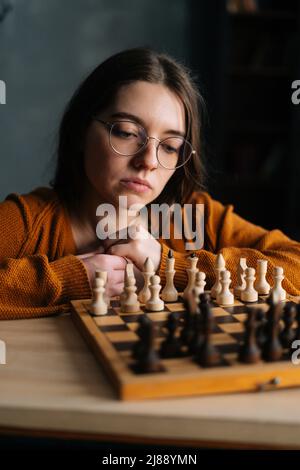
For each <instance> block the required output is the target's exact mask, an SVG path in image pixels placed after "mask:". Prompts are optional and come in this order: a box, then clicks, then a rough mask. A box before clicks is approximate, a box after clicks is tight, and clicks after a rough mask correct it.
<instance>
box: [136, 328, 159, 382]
mask: <svg viewBox="0 0 300 470" xmlns="http://www.w3.org/2000/svg"><path fill="white" fill-rule="evenodd" d="M141 338H142V340H143V342H144V347H143V349H142V350H139V351H138V354H137V357H136V360H137V362H136V364H135V365H134V368H135V370H136V371H137V372H140V373H144V374H145V373H154V372H164V371H165V368H164V366H163V365H162V364H161V362H160V360H159V356H158V353H157V352H156V350H155V344H154V340H155V327H154V324H153V322H152V321H150V323H148V322H145V323H144V324H143V326H142V332H141Z"/></svg>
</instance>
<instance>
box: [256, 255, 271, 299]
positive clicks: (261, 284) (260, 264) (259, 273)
mask: <svg viewBox="0 0 300 470" xmlns="http://www.w3.org/2000/svg"><path fill="white" fill-rule="evenodd" d="M267 269H268V261H267V260H266V259H259V260H257V269H256V281H255V283H254V288H255V290H257V292H258V293H259V294H260V295H267V294H269V292H270V288H271V286H270V284H269V283H268V282H267V280H266V274H267Z"/></svg>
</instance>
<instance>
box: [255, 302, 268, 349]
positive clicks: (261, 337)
mask: <svg viewBox="0 0 300 470" xmlns="http://www.w3.org/2000/svg"><path fill="white" fill-rule="evenodd" d="M255 311H256V324H257V327H256V341H257V345H258V347H259V348H260V349H262V347H263V345H264V344H265V342H266V339H267V337H266V316H265V313H264V311H263V310H262V309H261V308H257V309H255Z"/></svg>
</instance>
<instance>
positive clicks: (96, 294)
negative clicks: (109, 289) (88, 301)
mask: <svg viewBox="0 0 300 470" xmlns="http://www.w3.org/2000/svg"><path fill="white" fill-rule="evenodd" d="M104 292H105V287H104V280H103V279H102V278H101V277H98V278H96V279H95V287H94V288H93V302H92V305H91V312H92V314H93V315H106V314H107V310H108V307H107V303H106V302H105V300H104Z"/></svg>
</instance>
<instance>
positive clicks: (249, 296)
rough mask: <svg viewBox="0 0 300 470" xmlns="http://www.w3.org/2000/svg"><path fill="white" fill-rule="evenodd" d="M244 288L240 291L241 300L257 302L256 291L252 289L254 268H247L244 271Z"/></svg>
mask: <svg viewBox="0 0 300 470" xmlns="http://www.w3.org/2000/svg"><path fill="white" fill-rule="evenodd" d="M245 281H246V288H245V289H244V290H243V291H242V292H241V300H242V301H243V302H257V300H258V293H257V291H256V290H255V289H254V281H255V269H254V268H247V269H246V272H245Z"/></svg>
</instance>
